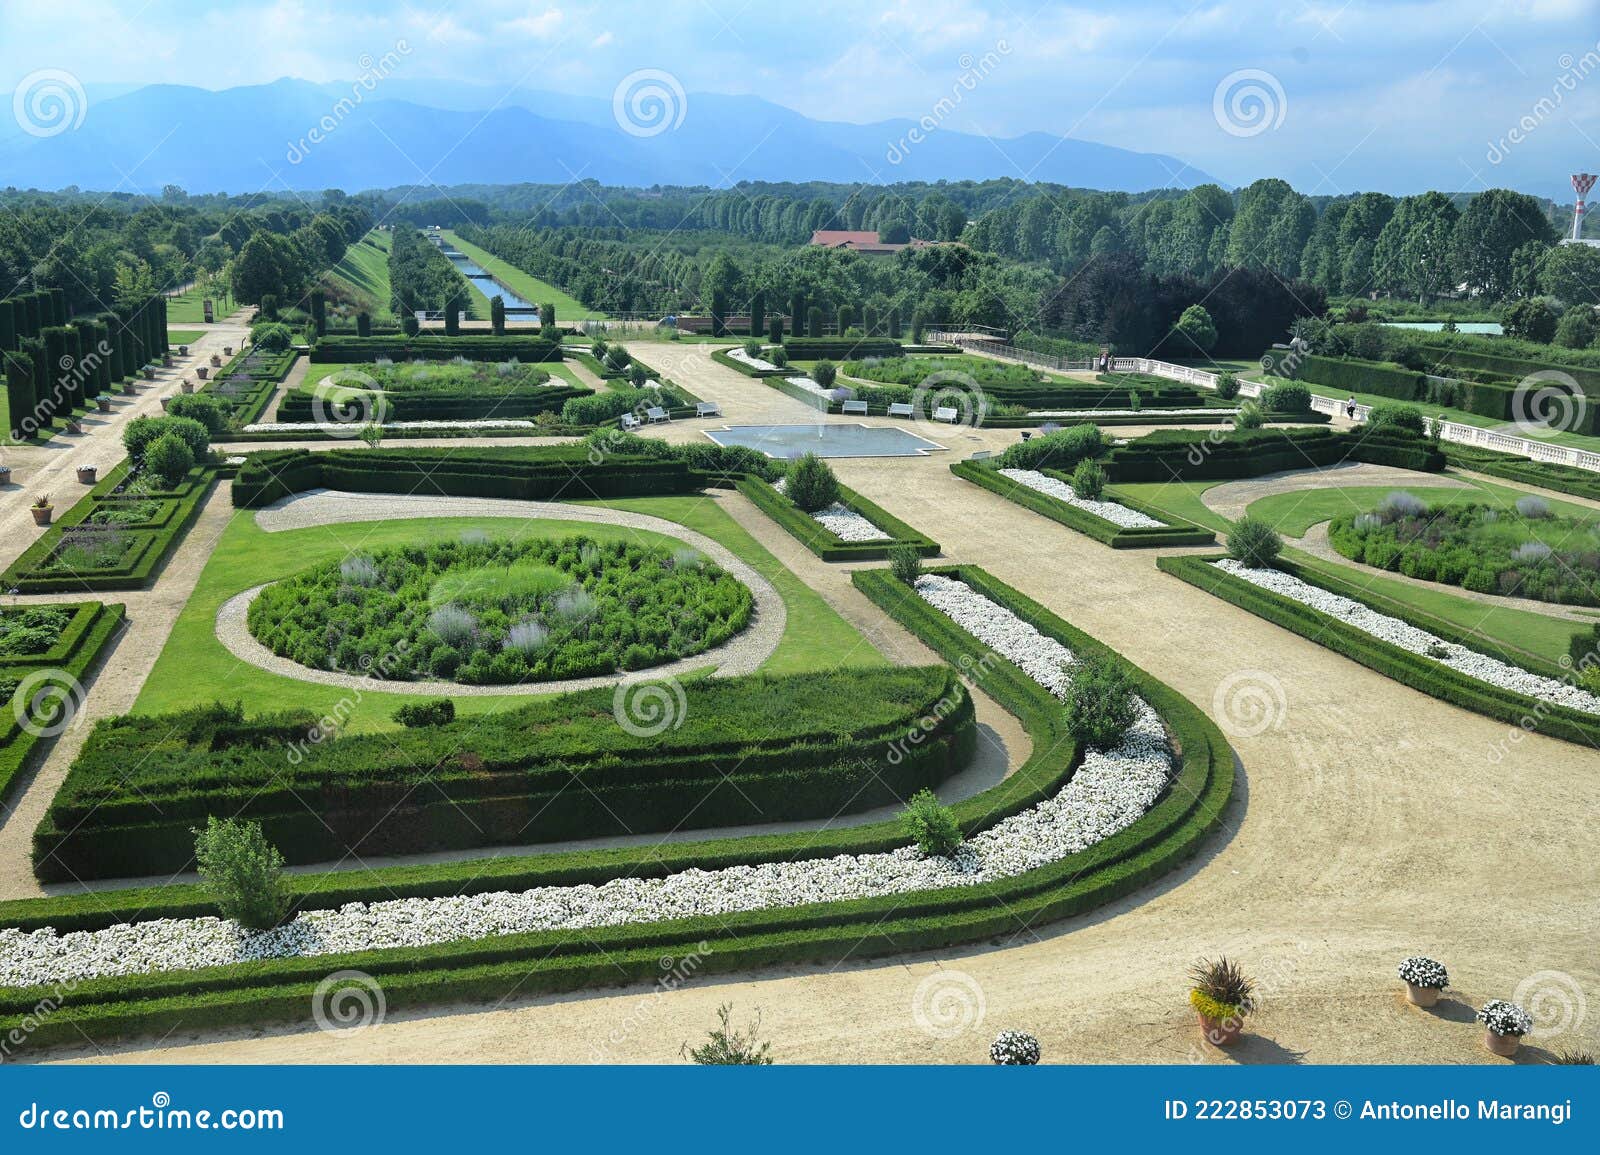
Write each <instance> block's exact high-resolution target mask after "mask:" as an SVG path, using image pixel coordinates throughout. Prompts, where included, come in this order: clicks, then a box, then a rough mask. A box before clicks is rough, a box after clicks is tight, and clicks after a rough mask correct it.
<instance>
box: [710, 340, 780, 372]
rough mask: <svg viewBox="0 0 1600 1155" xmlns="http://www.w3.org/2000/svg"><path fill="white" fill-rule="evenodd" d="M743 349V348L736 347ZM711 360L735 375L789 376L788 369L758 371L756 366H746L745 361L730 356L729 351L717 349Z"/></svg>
mask: <svg viewBox="0 0 1600 1155" xmlns="http://www.w3.org/2000/svg"><path fill="white" fill-rule="evenodd" d="M734 347H735V348H742V346H734ZM711 359H712V360H713V361H715V362H716V363H717V364H718V365H721V366H723V367H724V368H727V369H732V370H733V371H734V372H735V373H742V374H743V375H744V376H746V377H756V378H761V377H786V376H788V375H789V372H790V371H789V370H788V369H787V368H778V369H757V368H756V367H755V366H754V365H746V364H745V363H744V362H743V361H738V360H735V359H734V358H733V357H732V356H730V355H729V353H728V350H727V349H716V350H714V351H713V352H712V354H711Z"/></svg>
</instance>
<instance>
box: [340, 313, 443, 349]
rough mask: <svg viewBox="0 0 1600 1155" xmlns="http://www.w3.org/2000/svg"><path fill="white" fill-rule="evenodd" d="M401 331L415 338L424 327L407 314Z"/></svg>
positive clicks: (401, 322) (411, 315)
mask: <svg viewBox="0 0 1600 1155" xmlns="http://www.w3.org/2000/svg"><path fill="white" fill-rule="evenodd" d="M400 331H401V332H402V333H404V334H405V335H406V336H407V337H415V336H416V335H417V334H418V333H420V332H421V331H422V326H421V325H419V324H418V323H417V317H416V314H414V313H407V314H406V315H405V316H404V317H401V318H400ZM313 360H315V358H313Z"/></svg>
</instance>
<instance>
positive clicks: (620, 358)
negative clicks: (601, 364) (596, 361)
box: [605, 345, 633, 373]
mask: <svg viewBox="0 0 1600 1155" xmlns="http://www.w3.org/2000/svg"><path fill="white" fill-rule="evenodd" d="M632 362H633V355H632V354H631V353H629V352H628V351H627V350H626V349H624V348H623V347H622V346H621V345H612V346H611V347H609V348H608V349H607V350H606V360H605V365H606V368H607V369H609V370H611V372H613V373H621V372H622V371H623V370H625V369H626V368H627V367H628V366H629V365H630V364H632Z"/></svg>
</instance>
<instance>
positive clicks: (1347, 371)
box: [1269, 355, 1595, 435]
mask: <svg viewBox="0 0 1600 1155" xmlns="http://www.w3.org/2000/svg"><path fill="white" fill-rule="evenodd" d="M1285 356H1286V355H1285ZM1275 366H1276V367H1278V368H1286V367H1287V366H1286V363H1285V360H1284V357H1283V356H1280V357H1278V358H1277V359H1276V361H1275ZM1433 368H1434V370H1435V371H1434V372H1433V373H1428V372H1424V371H1422V370H1418V369H1409V368H1407V367H1406V366H1404V365H1396V364H1389V363H1384V362H1375V361H1362V360H1360V359H1358V358H1354V357H1342V358H1335V357H1318V356H1306V357H1303V358H1301V360H1300V361H1299V363H1298V364H1297V365H1296V367H1295V372H1294V373H1293V379H1294V380H1297V381H1302V382H1306V383H1309V384H1312V385H1322V386H1326V387H1328V388H1330V389H1338V390H1344V391H1346V392H1348V393H1354V394H1359V395H1361V396H1362V397H1370V398H1375V399H1378V400H1392V401H1406V402H1420V403H1423V404H1427V405H1435V406H1439V407H1440V408H1443V409H1455V410H1459V411H1461V412H1462V413H1470V414H1476V415H1477V416H1479V417H1488V418H1492V419H1493V420H1495V421H1512V420H1515V418H1516V416H1517V414H1516V412H1515V411H1514V402H1515V399H1516V394H1517V382H1515V381H1508V380H1495V379H1483V380H1474V379H1472V378H1475V377H1479V376H1483V375H1480V374H1478V373H1476V372H1474V371H1472V370H1463V371H1462V375H1461V376H1460V377H1444V376H1440V375H1439V373H1438V371H1439V370H1440V369H1442V368H1443V366H1442V365H1440V366H1434V367H1433ZM1531 369H1532V367H1531V366H1530V371H1531ZM1269 380H1270V378H1269ZM1575 432H1578V433H1582V434H1590V435H1592V434H1593V433H1594V432H1595V428H1594V426H1593V424H1592V422H1588V423H1585V424H1584V426H1583V427H1582V428H1580V429H1578V430H1576V431H1575Z"/></svg>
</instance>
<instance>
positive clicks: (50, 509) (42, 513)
mask: <svg viewBox="0 0 1600 1155" xmlns="http://www.w3.org/2000/svg"><path fill="white" fill-rule="evenodd" d="M28 512H30V513H32V514H33V524H34V525H49V524H50V516H51V514H53V513H55V507H54V506H49V505H33V506H29V507H28Z"/></svg>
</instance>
